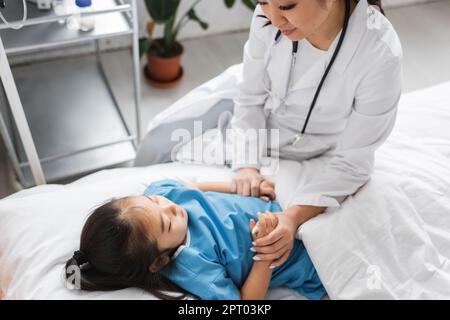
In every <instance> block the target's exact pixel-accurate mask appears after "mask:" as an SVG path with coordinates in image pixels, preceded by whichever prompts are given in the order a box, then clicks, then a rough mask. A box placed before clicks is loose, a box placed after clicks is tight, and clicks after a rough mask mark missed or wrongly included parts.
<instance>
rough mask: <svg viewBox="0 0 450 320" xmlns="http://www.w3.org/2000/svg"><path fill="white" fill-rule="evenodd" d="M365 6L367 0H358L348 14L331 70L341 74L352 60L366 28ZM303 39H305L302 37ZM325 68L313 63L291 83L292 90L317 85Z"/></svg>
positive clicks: (332, 45)
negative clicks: (343, 35)
mask: <svg viewBox="0 0 450 320" xmlns="http://www.w3.org/2000/svg"><path fill="white" fill-rule="evenodd" d="M367 8H368V3H367V0H359V2H358V4H357V5H356V8H355V10H354V11H353V13H352V15H351V16H350V20H349V23H348V27H347V34H346V36H345V39H344V42H343V43H342V47H341V51H340V52H339V54H338V56H337V57H336V60H335V62H334V64H333V67H332V71H335V72H338V73H339V74H341V75H342V74H343V73H344V72H345V70H346V68H347V66H348V65H349V63H350V61H351V60H352V58H353V56H354V54H355V52H356V50H357V48H358V46H359V44H360V42H361V40H362V38H363V35H364V32H365V30H366V24H367V22H366V21H367ZM341 33H342V30H341V32H339V34H338V35H337V36H336V38H335V40H334V41H333V43H332V44H331V46H330V49H329V50H328V52H327V54H328V56H327V64H328V62H329V61H330V60H331V56H332V55H333V53H334V50H335V49H336V46H337V43H338V42H339V37H340V35H341ZM303 41H307V40H306V39H303ZM299 59H301V57H299ZM325 69H326V65H324V64H321V63H318V64H315V65H314V66H313V67H311V68H310V69H309V70H308V71H307V72H306V73H305V74H304V75H303V76H302V77H301V78H300V79H298V80H297V81H296V83H295V84H293V86H292V90H298V89H303V88H309V87H317V85H318V84H319V82H320V80H321V79H322V77H323V74H324V72H325Z"/></svg>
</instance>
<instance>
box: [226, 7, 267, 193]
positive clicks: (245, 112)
mask: <svg viewBox="0 0 450 320" xmlns="http://www.w3.org/2000/svg"><path fill="white" fill-rule="evenodd" d="M260 14H263V11H262V10H261V8H260V6H257V7H256V10H255V13H254V15H253V19H252V23H251V28H250V34H249V39H248V41H247V42H246V44H245V47H244V57H243V60H244V61H243V72H242V80H241V81H240V82H239V83H238V89H239V92H238V95H237V97H236V98H235V99H234V104H235V107H234V114H233V118H232V121H231V129H232V132H233V146H234V151H233V159H232V170H233V171H234V172H236V174H235V176H234V179H233V190H234V191H235V192H236V193H238V194H241V195H245V196H248V195H252V196H256V197H257V196H259V184H260V183H261V181H263V180H264V177H263V176H261V175H260V173H259V169H260V167H261V164H260V157H261V155H262V152H263V150H264V147H263V146H260V143H261V142H260V141H259V139H258V135H259V130H260V129H265V128H266V116H265V113H264V105H265V102H266V100H267V97H268V94H267V92H266V91H265V89H264V87H263V85H262V80H263V78H264V74H265V66H264V57H265V54H266V51H267V45H268V42H269V40H268V39H269V36H268V34H270V27H267V28H264V27H263V26H264V24H265V23H266V20H265V19H262V18H259V17H257V15H260Z"/></svg>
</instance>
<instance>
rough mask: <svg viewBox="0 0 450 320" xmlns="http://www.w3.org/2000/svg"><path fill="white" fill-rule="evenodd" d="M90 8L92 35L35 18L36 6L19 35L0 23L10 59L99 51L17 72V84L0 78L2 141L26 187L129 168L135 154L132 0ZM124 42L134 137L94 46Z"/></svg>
mask: <svg viewBox="0 0 450 320" xmlns="http://www.w3.org/2000/svg"><path fill="white" fill-rule="evenodd" d="M93 3H94V5H93V10H92V12H91V13H88V14H94V15H95V16H96V26H95V29H94V30H93V31H91V32H81V31H78V30H69V29H68V28H66V27H65V26H64V25H62V24H61V23H60V22H59V21H61V20H64V19H66V18H68V17H70V16H71V15H70V14H68V15H56V14H54V13H53V11H52V12H46V11H39V10H37V8H36V6H33V5H29V6H28V7H29V8H28V9H29V10H28V12H29V13H28V21H27V23H26V25H25V26H24V28H22V29H21V30H18V31H16V30H9V29H8V30H6V27H5V26H4V25H3V24H0V38H1V40H2V41H3V44H4V48H5V50H6V53H7V55H8V56H12V55H16V54H23V53H30V52H35V51H38V50H48V49H56V48H65V47H69V46H74V45H79V44H85V43H87V42H94V43H95V48H96V54H95V55H87V56H81V57H77V58H75V59H74V58H72V59H55V60H51V61H46V62H43V63H36V64H29V65H24V66H18V67H14V68H13V74H14V78H13V76H12V73H11V74H10V75H9V76H5V79H3V78H2V82H3V88H2V86H1V85H0V96H1V91H4V93H5V94H4V95H3V101H2V100H1V98H0V135H1V136H3V139H4V141H5V145H6V149H7V152H8V155H9V158H10V160H11V163H12V166H13V169H14V171H15V173H16V175H17V177H18V178H19V180H20V182H21V184H22V186H24V187H30V186H33V185H40V184H45V183H47V182H54V181H61V180H64V179H67V178H70V177H76V176H80V175H82V174H86V173H89V172H92V171H96V170H99V169H102V168H107V167H112V166H117V165H121V164H125V163H129V162H130V161H132V160H133V159H134V157H135V155H136V150H137V146H138V144H139V141H140V137H141V126H140V66H139V34H138V20H137V19H138V14H137V4H136V0H130V1H128V3H125V2H124V1H123V0H101V1H94V2H93ZM7 4H8V7H7V12H6V13H7V14H8V15H9V16H14V17H19V16H20V13H21V10H22V3H21V1H9V3H7ZM124 35H128V36H130V37H131V38H132V50H131V57H132V60H133V79H130V80H132V81H130V82H132V83H133V87H134V88H133V89H134V107H135V121H136V125H135V128H136V129H135V130H134V131H135V133H134V134H133V133H132V132H131V129H130V127H129V125H128V124H127V122H126V120H125V117H124V115H123V113H122V110H121V108H120V106H119V105H118V102H117V99H116V98H115V96H114V92H113V90H112V88H111V85H110V82H109V81H108V78H107V76H106V74H105V70H104V67H103V63H102V53H101V50H100V45H99V41H100V40H101V39H105V38H113V37H119V36H124ZM1 40H0V46H1V42H2V41H1ZM1 60H2V59H1V58H0V63H5V61H3V62H2V61H1ZM6 63H7V61H6ZM14 80H15V81H14ZM2 89H3V90H2ZM5 98H6V99H5ZM8 107H9V108H8Z"/></svg>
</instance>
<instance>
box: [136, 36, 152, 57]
mask: <svg viewBox="0 0 450 320" xmlns="http://www.w3.org/2000/svg"><path fill="white" fill-rule="evenodd" d="M149 46H150V41H148V39H147V38H142V39H139V57H140V58H142V56H143V55H144V54H145V53H146V52H147V51H148V49H149Z"/></svg>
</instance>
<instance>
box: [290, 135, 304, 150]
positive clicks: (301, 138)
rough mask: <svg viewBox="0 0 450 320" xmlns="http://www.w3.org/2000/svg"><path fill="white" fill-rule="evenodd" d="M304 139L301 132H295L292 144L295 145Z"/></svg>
mask: <svg viewBox="0 0 450 320" xmlns="http://www.w3.org/2000/svg"><path fill="white" fill-rule="evenodd" d="M304 139H305V135H304V134H302V133H297V134H296V135H295V137H294V141H292V146H293V147H296V146H298V144H299V143H300V142H301V141H302V140H304Z"/></svg>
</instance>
